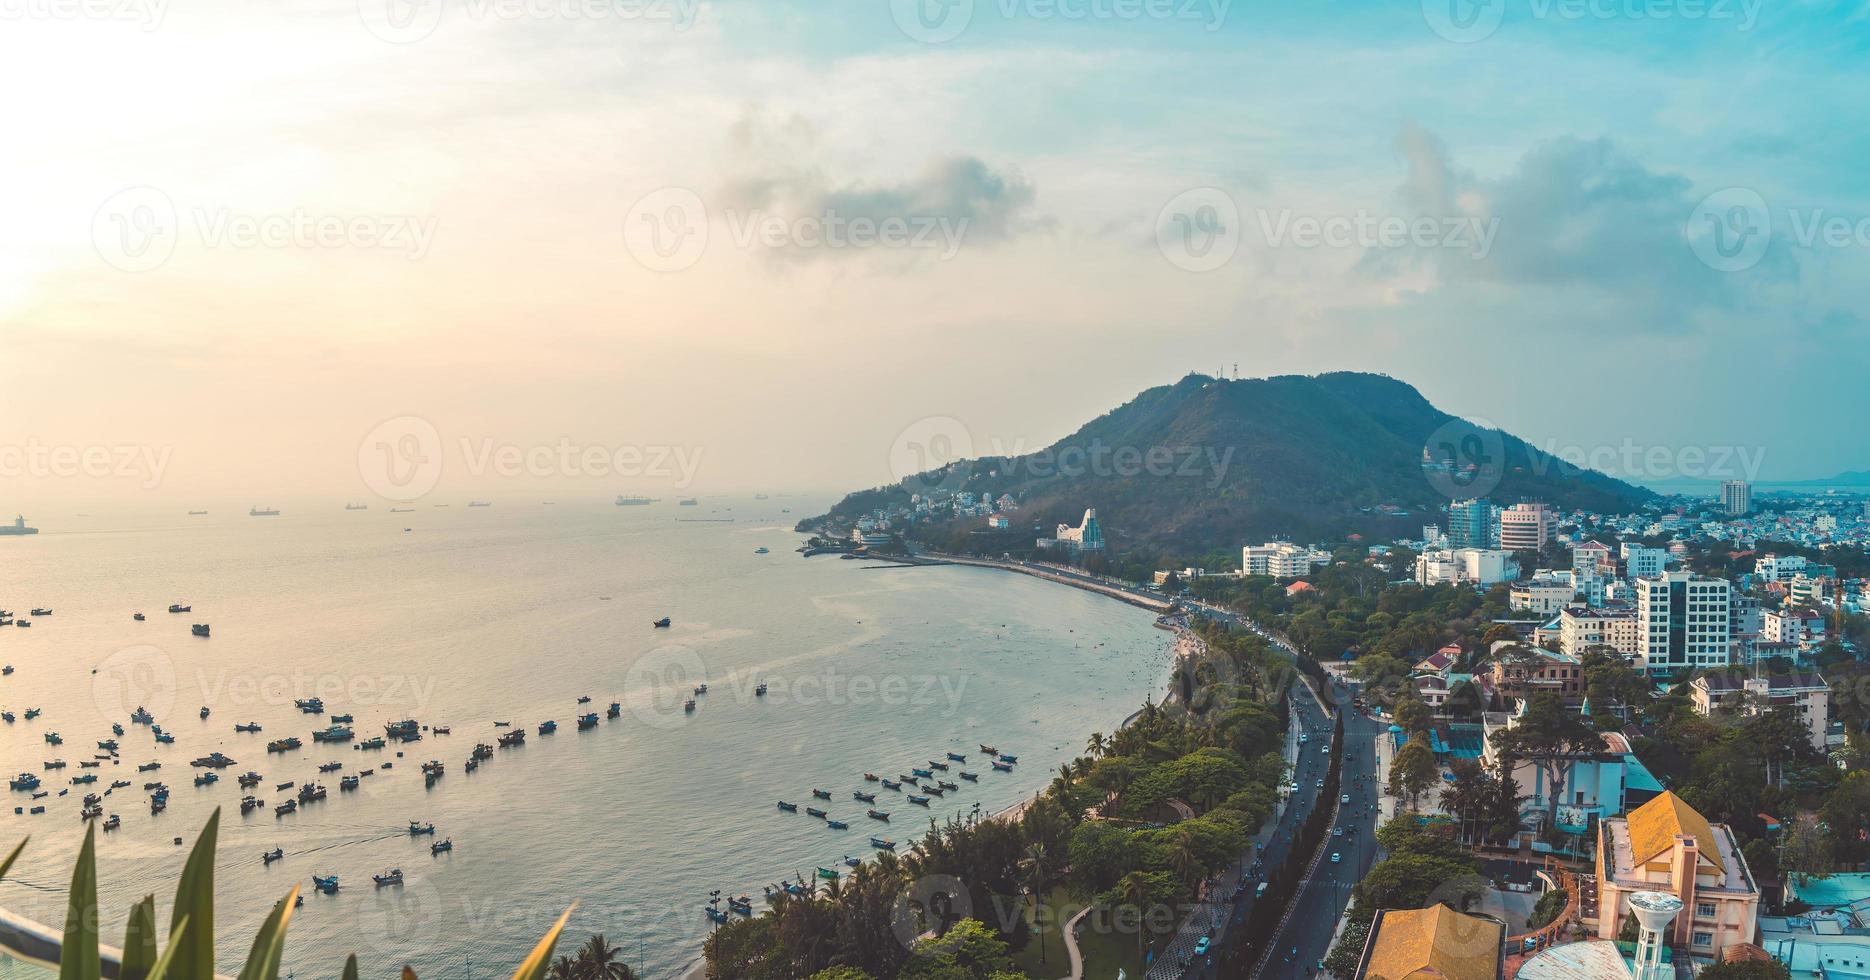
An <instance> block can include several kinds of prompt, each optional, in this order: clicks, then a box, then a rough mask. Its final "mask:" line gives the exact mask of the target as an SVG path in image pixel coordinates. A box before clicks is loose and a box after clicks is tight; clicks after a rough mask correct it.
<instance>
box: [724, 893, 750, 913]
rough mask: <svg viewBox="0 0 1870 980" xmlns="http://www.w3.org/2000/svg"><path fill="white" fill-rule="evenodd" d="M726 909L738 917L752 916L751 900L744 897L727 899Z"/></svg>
mask: <svg viewBox="0 0 1870 980" xmlns="http://www.w3.org/2000/svg"><path fill="white" fill-rule="evenodd" d="M727 907H728V909H729V910H730V911H732V912H734V913H735V914H738V915H745V916H751V915H752V914H753V900H752V899H749V898H747V897H745V896H741V897H740V898H730V899H728V900H727Z"/></svg>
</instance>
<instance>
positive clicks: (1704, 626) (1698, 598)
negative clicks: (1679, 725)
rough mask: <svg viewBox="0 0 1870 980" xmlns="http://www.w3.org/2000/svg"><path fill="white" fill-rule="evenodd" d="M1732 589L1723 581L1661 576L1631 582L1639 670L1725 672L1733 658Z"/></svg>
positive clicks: (1680, 573) (1673, 574)
mask: <svg viewBox="0 0 1870 980" xmlns="http://www.w3.org/2000/svg"><path fill="white" fill-rule="evenodd" d="M1732 593H1733V587H1732V586H1731V585H1729V584H1728V582H1727V580H1726V579H1718V578H1706V577H1704V576H1700V575H1696V574H1694V573H1692V572H1683V571H1675V572H1663V573H1662V574H1660V575H1653V576H1647V577H1644V578H1640V579H1637V580H1636V652H1637V656H1638V657H1639V658H1640V660H1641V661H1642V666H1643V669H1644V670H1647V671H1648V672H1649V673H1651V674H1668V673H1673V672H1674V671H1677V670H1680V669H1682V668H1689V669H1693V670H1700V669H1703V668H1707V667H1721V666H1725V665H1726V664H1727V663H1728V662H1729V661H1730V659H1731V657H1732V649H1731V647H1730V641H1731V640H1732V639H1733V594H1732Z"/></svg>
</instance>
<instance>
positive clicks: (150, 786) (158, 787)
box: [143, 782, 169, 793]
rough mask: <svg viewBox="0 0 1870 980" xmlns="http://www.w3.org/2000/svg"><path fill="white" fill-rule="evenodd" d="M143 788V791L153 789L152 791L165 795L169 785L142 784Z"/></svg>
mask: <svg viewBox="0 0 1870 980" xmlns="http://www.w3.org/2000/svg"><path fill="white" fill-rule="evenodd" d="M143 788H144V789H153V790H156V791H157V792H160V793H167V792H168V791H169V784H168V783H159V782H158V783H144V784H143Z"/></svg>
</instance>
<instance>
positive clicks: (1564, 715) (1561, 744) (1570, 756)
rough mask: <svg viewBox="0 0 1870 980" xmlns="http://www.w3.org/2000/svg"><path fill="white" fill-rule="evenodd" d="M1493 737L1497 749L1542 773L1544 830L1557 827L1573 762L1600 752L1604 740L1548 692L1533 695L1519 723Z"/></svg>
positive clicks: (1554, 695)
mask: <svg viewBox="0 0 1870 980" xmlns="http://www.w3.org/2000/svg"><path fill="white" fill-rule="evenodd" d="M1493 737H1494V744H1495V746H1496V747H1497V748H1499V749H1501V750H1502V751H1510V752H1511V753H1513V754H1514V755H1515V756H1520V757H1523V758H1525V759H1527V760H1528V761H1530V762H1532V764H1533V765H1535V766H1538V767H1539V769H1540V770H1542V771H1543V772H1544V774H1545V776H1546V785H1548V786H1549V787H1551V789H1550V791H1549V792H1548V793H1547V794H1546V808H1545V809H1546V814H1545V825H1546V827H1547V828H1551V827H1554V826H1557V824H1558V801H1559V800H1561V799H1564V797H1565V784H1566V783H1567V782H1568V781H1569V780H1570V778H1571V766H1572V762H1573V761H1574V760H1575V759H1576V757H1577V756H1579V755H1581V754H1584V753H1589V752H1597V751H1601V750H1602V749H1603V745H1604V739H1603V736H1601V735H1599V734H1597V732H1595V731H1593V730H1592V729H1591V726H1589V725H1587V724H1585V723H1584V719H1582V718H1580V717H1579V716H1578V713H1577V712H1575V711H1571V710H1568V709H1567V708H1566V707H1565V703H1564V702H1563V701H1561V700H1559V697H1558V695H1556V694H1552V693H1549V692H1547V693H1540V694H1535V695H1533V696H1532V697H1531V699H1529V700H1528V701H1527V703H1526V710H1525V711H1524V712H1523V713H1522V714H1521V715H1520V716H1519V720H1518V722H1517V723H1516V724H1514V725H1513V726H1512V727H1511V728H1508V729H1506V730H1505V731H1501V732H1496V733H1494V736H1493Z"/></svg>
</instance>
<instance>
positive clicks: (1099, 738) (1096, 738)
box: [1084, 732, 1110, 756]
mask: <svg viewBox="0 0 1870 980" xmlns="http://www.w3.org/2000/svg"><path fill="white" fill-rule="evenodd" d="M1109 747H1110V743H1109V742H1108V741H1106V740H1105V739H1104V733H1103V732H1092V733H1091V740H1090V741H1088V742H1086V743H1084V750H1085V751H1086V752H1088V753H1090V754H1091V755H1093V756H1102V755H1103V754H1104V750H1105V749H1106V748H1109Z"/></svg>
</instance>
